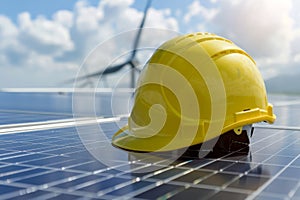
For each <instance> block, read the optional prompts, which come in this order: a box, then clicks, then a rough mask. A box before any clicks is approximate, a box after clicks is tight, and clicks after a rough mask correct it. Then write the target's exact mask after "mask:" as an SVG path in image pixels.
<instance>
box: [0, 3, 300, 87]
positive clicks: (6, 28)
mask: <svg viewBox="0 0 300 200" xmlns="http://www.w3.org/2000/svg"><path fill="white" fill-rule="evenodd" d="M145 3H146V1H145V0H114V1H110V0H100V1H99V0H86V1H83V0H78V1H71V0H65V1H61V0H51V1H50V0H44V1H38V0H27V1H20V0H2V1H0V40H1V43H0V68H1V74H0V88H7V87H65V85H61V84H60V83H61V82H63V81H64V80H66V79H70V78H72V77H75V75H76V73H77V72H78V70H79V68H80V66H81V64H82V63H83V61H84V59H86V58H87V57H88V55H89V54H90V52H91V51H92V50H93V49H95V48H96V47H97V45H98V44H101V43H102V42H104V41H106V40H107V39H108V38H111V37H113V36H115V35H118V34H120V33H123V32H124V31H129V30H132V29H134V28H136V27H137V26H138V24H139V23H140V20H141V17H142V10H143V9H144V6H145ZM299 6H300V3H299V1H297V0H249V1H244V0H207V1H204V0H186V1H181V0H164V1H161V0H153V2H152V8H151V9H150V11H149V15H148V18H147V21H146V27H152V28H159V29H167V30H172V31H176V32H180V33H189V32H198V31H201V32H204V31H206V32H213V33H216V34H218V35H221V36H223V37H226V38H228V39H230V40H233V41H234V42H235V43H236V44H238V45H239V46H240V47H242V48H243V49H245V50H246V51H247V52H248V53H249V54H250V55H251V56H252V57H254V59H255V60H256V62H257V64H258V67H259V69H260V70H261V72H262V74H263V76H264V78H265V79H268V78H270V77H273V76H278V75H281V74H282V73H292V72H293V73H300V70H299V67H298V66H299V63H300V48H299V46H300V14H299V12H298V9H297V8H299ZM144 38H145V39H144V40H145V41H143V42H144V43H145V44H146V43H147V42H149V43H151V42H152V43H153V42H154V41H156V44H159V42H161V41H163V40H167V39H168V35H164V36H160V37H159V38H158V36H157V35H153V34H152V35H151V34H149V35H147V37H146V36H145V37H144ZM130 44H132V41H130V40H128V44H123V46H121V47H120V48H119V49H122V48H125V47H126V45H127V46H128V45H129V46H130ZM153 44H154V43H153ZM153 44H152V45H153ZM111 47H113V45H112V46H111ZM99 48H100V49H98V51H99V52H100V54H103V55H105V56H106V58H110V59H115V54H116V52H113V50H112V51H109V50H108V49H101V47H99ZM145 57H146V56H145ZM141 59H142V58H141ZM91 62H92V61H91ZM97 62H104V61H103V60H102V61H101V60H98V61H97ZM99 68H100V69H101V67H98V66H97V67H91V68H88V69H86V71H87V72H93V71H97V70H99ZM69 86H70V85H69Z"/></svg>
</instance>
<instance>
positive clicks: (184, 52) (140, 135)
mask: <svg viewBox="0 0 300 200" xmlns="http://www.w3.org/2000/svg"><path fill="white" fill-rule="evenodd" d="M275 118H276V117H275V115H274V114H273V107H272V105H271V104H269V103H268V100H267V95H266V89H265V85H264V81H263V79H262V77H261V74H260V72H259V70H258V68H257V67H256V63H255V61H254V60H253V59H252V58H251V57H250V56H249V55H248V54H247V53H246V52H245V51H244V50H242V49H241V48H239V47H238V46H236V45H235V44H234V43H233V42H231V41H230V40H227V39H225V38H223V37H220V36H217V35H214V34H210V33H194V34H187V35H182V36H178V37H176V38H173V39H171V40H169V41H167V42H165V43H164V44H162V45H161V46H160V47H159V48H158V49H157V50H156V51H155V52H154V54H153V55H152V57H151V58H150V60H149V61H148V62H147V64H146V66H145V68H144V69H143V71H142V73H141V75H140V77H139V80H138V84H137V88H136V93H135V101H134V106H133V109H132V111H131V114H130V117H129V118H128V125H127V126H125V127H123V128H122V129H121V130H119V131H118V132H117V133H116V134H115V135H114V136H113V139H112V143H113V145H114V146H117V147H120V148H122V149H126V150H132V151H141V152H153V151H169V150H175V149H180V148H185V147H188V146H192V145H195V144H200V143H203V142H206V141H209V140H211V139H213V138H216V137H218V136H220V135H221V134H223V133H225V132H227V131H229V130H235V132H236V133H237V134H239V133H240V132H241V131H242V127H243V126H245V125H249V124H253V123H256V122H261V121H266V122H269V123H273V122H274V120H275Z"/></svg>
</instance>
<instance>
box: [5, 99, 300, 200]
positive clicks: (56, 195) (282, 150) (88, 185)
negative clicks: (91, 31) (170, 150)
mask: <svg viewBox="0 0 300 200" xmlns="http://www.w3.org/2000/svg"><path fill="white" fill-rule="evenodd" d="M31 95H32V98H34V94H31ZM52 95H53V94H52ZM60 98H61V97H60ZM270 101H271V102H273V103H274V104H275V112H276V114H277V117H278V120H277V122H276V123H275V124H274V125H272V126H269V125H264V124H259V125H257V126H256V128H255V132H254V135H253V138H252V142H251V147H250V152H249V153H247V154H245V153H242V152H236V153H233V154H230V155H225V156H223V157H221V158H214V159H213V158H201V159H196V158H188V157H186V158H185V159H184V158H181V159H178V160H175V161H174V162H172V163H171V164H168V162H167V160H168V158H165V157H164V156H163V155H161V156H160V155H156V156H155V157H154V156H153V157H149V156H146V155H145V156H143V155H141V154H139V155H140V156H139V157H137V156H135V155H134V154H132V153H126V155H127V157H126V159H125V160H124V159H118V157H114V158H112V163H113V164H112V165H111V166H109V167H108V166H106V165H105V164H103V163H101V162H100V161H98V160H97V159H96V158H95V157H94V156H92V155H91V154H90V152H89V151H88V150H87V149H86V146H87V145H88V146H91V147H94V148H98V149H99V148H100V149H101V148H103V147H102V146H101V145H102V144H103V143H104V142H105V141H98V140H88V141H85V144H83V143H82V140H81V137H80V135H78V132H77V130H76V128H75V127H74V124H73V125H72V124H67V125H66V127H63V128H62V127H59V128H58V127H55V126H54V127H42V128H40V129H39V130H30V129H26V131H16V130H15V129H14V131H6V132H1V133H2V134H1V135H0V199H9V198H13V199H33V198H37V199H77V198H78V199H112V198H121V199H133V198H137V199H155V198H161V199H166V198H170V199H184V198H189V199H190V198H192V199H195V198H199V199H245V198H247V197H248V198H249V199H252V198H256V199H283V198H287V199H288V198H294V199H300V126H299V121H298V119H299V117H298V115H299V112H298V111H299V108H300V102H299V101H298V97H297V96H295V97H293V96H292V97H288V96H271V100H270ZM0 109H2V110H3V108H1V107H0ZM12 109H13V108H12ZM6 111H7V109H6ZM39 112H42V111H41V110H40V111H39ZM48 112H49V111H48ZM0 117H1V118H0V122H2V123H1V124H2V125H3V126H7V124H9V123H13V124H16V123H18V122H21V123H27V122H32V120H33V121H35V122H41V121H45V120H56V122H57V121H58V122H59V121H60V120H65V119H67V120H69V117H68V116H66V117H62V115H55V113H52V115H50V114H49V115H47V114H45V113H44V114H43V115H39V114H37V113H29V112H28V113H26V111H24V110H23V113H22V114H20V113H16V112H0ZM27 119H30V120H27ZM35 119H36V120H35ZM14 120H15V121H14ZM50 122H51V121H50ZM98 122H99V123H100V125H101V128H102V130H103V132H104V133H105V134H106V135H107V136H108V138H111V136H112V134H113V133H114V132H115V131H116V130H117V129H118V127H117V126H116V122H118V123H120V124H125V123H126V121H125V120H123V118H111V119H110V120H101V119H100V120H99V121H98ZM4 124H6V125H4ZM31 125H32V126H33V127H35V126H34V124H31ZM3 126H1V127H3ZM23 126H24V124H22V127H23ZM10 128H12V127H9V128H8V129H6V130H10ZM13 128H15V127H13ZM0 130H1V129H0ZM82 130H86V134H87V135H88V134H91V135H93V134H97V129H95V126H94V125H92V124H90V123H83V124H82ZM8 133H9V134H8ZM116 151H117V152H120V154H121V153H122V155H124V151H122V150H116ZM100 152H101V151H100ZM103 156H104V155H103Z"/></svg>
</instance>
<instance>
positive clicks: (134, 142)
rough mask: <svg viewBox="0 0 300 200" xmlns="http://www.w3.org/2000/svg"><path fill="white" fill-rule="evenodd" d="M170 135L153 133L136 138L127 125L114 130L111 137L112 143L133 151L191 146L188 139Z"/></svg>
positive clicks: (163, 150) (169, 149)
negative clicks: (150, 135) (177, 138)
mask: <svg viewBox="0 0 300 200" xmlns="http://www.w3.org/2000/svg"><path fill="white" fill-rule="evenodd" d="M172 139H173V138H170V137H163V136H159V135H155V136H152V137H149V138H138V137H134V136H132V135H131V134H129V129H128V126H124V127H123V128H121V129H120V130H119V131H118V132H116V133H115V134H114V136H113V138H112V145H113V146H115V147H118V148H121V149H124V150H127V151H134V152H165V151H173V150H178V149H185V148H188V147H189V146H191V142H190V140H186V141H185V140H182V139H180V140H172Z"/></svg>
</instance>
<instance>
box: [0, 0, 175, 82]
mask: <svg viewBox="0 0 300 200" xmlns="http://www.w3.org/2000/svg"><path fill="white" fill-rule="evenodd" d="M133 2H134V0H116V1H115V0H114V1H110V0H102V1H99V5H98V6H91V5H89V4H88V3H86V1H78V2H77V3H76V5H75V7H74V10H72V11H68V10H58V11H57V12H56V13H54V14H53V16H52V17H45V16H38V17H35V18H32V17H31V15H30V14H29V13H26V12H25V13H21V14H19V16H18V23H16V24H15V23H13V22H12V21H11V20H10V19H9V18H8V17H6V16H0V37H1V43H0V55H1V56H0V66H2V67H1V68H2V69H1V70H4V71H5V70H6V72H4V71H3V73H1V76H5V74H6V75H7V76H13V74H14V73H15V77H12V78H16V77H20V76H21V75H20V71H21V69H22V70H23V72H24V74H22V77H23V78H20V79H19V80H20V82H19V83H17V84H16V83H14V84H11V85H12V86H13V87H22V84H23V83H24V86H27V87H43V86H50V85H51V84H52V85H53V86H56V84H57V83H54V81H55V80H56V79H51V78H49V79H48V80H47V78H45V77H47V76H46V75H47V74H55V73H59V74H60V76H59V77H60V78H62V77H64V76H65V78H66V79H68V78H72V76H73V75H74V73H76V70H77V67H78V66H79V65H80V63H81V62H82V61H83V59H84V57H85V56H87V55H88V53H89V52H90V51H91V50H92V49H93V48H95V47H96V45H98V44H99V43H101V42H103V41H105V40H107V39H109V38H111V37H112V36H114V35H116V34H119V33H121V32H124V31H127V30H130V29H133V28H137V27H138V25H139V23H140V20H141V19H142V16H143V13H142V12H141V11H138V10H136V9H135V8H133V7H132V5H133ZM146 26H147V27H156V28H166V29H172V30H178V24H177V22H176V20H175V19H174V18H173V17H172V16H171V11H170V10H169V9H161V10H159V9H154V8H151V9H150V10H149V15H148V16H147V21H146ZM148 36H149V37H147V38H145V37H144V39H147V40H148V41H150V42H153V41H155V40H157V39H159V38H156V36H155V35H148ZM132 42H133V41H132V38H128V40H126V41H122V43H123V45H125V46H126V45H127V47H128V48H131V46H132ZM119 48H122V46H121V43H119V44H115V45H112V46H110V47H109V48H106V49H105V50H103V52H102V53H100V54H99V55H98V57H101V55H102V57H103V58H104V59H111V58H114V56H115V52H114V51H115V50H116V49H119ZM98 61H99V60H98ZM100 62H101V59H100ZM103 67H104V66H103ZM17 68H20V70H19V69H17ZM100 68H101V67H100ZM100 68H99V65H97V66H96V68H95V69H97V70H99V69H100ZM10 69H14V70H10ZM95 69H92V70H95ZM8 71H10V72H8ZM32 71H35V72H36V73H34V74H35V77H34V76H33V73H31V72H32ZM39 73H40V74H39ZM68 74H69V75H70V76H68ZM38 77H43V78H38ZM24 79H28V81H27V82H26V81H25V80H24ZM1 80H4V79H2V78H0V84H2V85H3V84H5V85H6V87H7V85H9V81H8V80H9V78H8V80H7V79H5V80H6V81H5V82H4V81H1ZM34 80H36V83H35V82H34ZM56 81H57V80H56ZM25 82H26V84H25ZM18 84H19V85H18ZM34 84H36V85H34Z"/></svg>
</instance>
